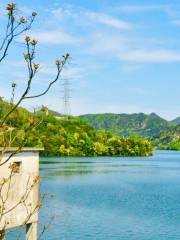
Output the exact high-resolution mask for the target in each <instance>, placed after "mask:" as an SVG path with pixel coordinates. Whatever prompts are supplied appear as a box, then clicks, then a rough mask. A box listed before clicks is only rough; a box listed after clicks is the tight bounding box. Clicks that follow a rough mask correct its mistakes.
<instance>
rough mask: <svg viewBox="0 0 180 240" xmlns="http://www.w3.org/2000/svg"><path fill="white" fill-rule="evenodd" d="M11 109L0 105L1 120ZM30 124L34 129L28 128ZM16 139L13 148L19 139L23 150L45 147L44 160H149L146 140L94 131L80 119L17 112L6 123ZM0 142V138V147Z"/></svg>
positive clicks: (8, 105)
mask: <svg viewBox="0 0 180 240" xmlns="http://www.w3.org/2000/svg"><path fill="white" fill-rule="evenodd" d="M10 107H12V106H11V105H10V104H7V103H5V102H3V101H0V116H3V115H4V114H5V112H6V111H7V110H8V109H9V108H10ZM32 122H33V123H34V122H35V123H37V127H36V128H34V127H31V124H32ZM7 124H8V126H11V128H12V129H13V130H12V131H10V132H11V134H12V135H13V136H15V137H16V141H14V142H13V146H19V144H20V142H21V141H22V139H23V140H24V142H25V146H28V147H44V149H45V151H44V152H43V155H44V156H82V157H83V156H150V155H152V147H151V144H150V142H149V141H148V140H146V139H144V138H142V137H138V136H134V137H128V138H125V137H119V136H117V135H114V134H112V133H110V132H108V131H104V130H95V129H94V128H93V127H92V126H90V125H89V124H88V123H86V122H85V121H84V120H83V119H80V118H77V117H69V118H68V119H67V118H64V117H62V116H58V117H56V116H54V115H53V114H52V113H49V114H48V115H47V114H46V113H45V112H42V111H40V112H38V113H36V115H35V116H33V115H32V114H31V113H30V112H28V111H27V110H26V109H23V108H18V109H17V111H16V112H15V113H13V115H12V116H11V118H10V119H9V120H8V123H7ZM2 142H3V139H2V138H1V136H0V144H1V145H2Z"/></svg>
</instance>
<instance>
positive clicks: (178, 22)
mask: <svg viewBox="0 0 180 240" xmlns="http://www.w3.org/2000/svg"><path fill="white" fill-rule="evenodd" d="M172 23H173V24H174V25H176V26H177V27H180V20H173V21H172Z"/></svg>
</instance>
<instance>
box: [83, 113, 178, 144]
mask: <svg viewBox="0 0 180 240" xmlns="http://www.w3.org/2000/svg"><path fill="white" fill-rule="evenodd" d="M80 118H81V119H84V120H85V121H87V122H88V123H90V124H91V125H92V126H93V127H95V128H96V129H98V130H99V129H106V130H109V131H111V132H113V133H115V134H118V135H119V136H131V135H140V136H143V137H146V138H148V139H150V140H152V141H154V140H155V139H159V138H160V137H161V132H162V131H167V132H168V131H170V130H171V129H172V128H173V127H174V126H175V125H176V124H175V123H174V122H168V121H166V120H165V119H163V118H161V117H159V116H158V115H156V114H155V113H151V114H149V115H147V114H144V113H135V114H111V113H105V114H87V115H83V116H80Z"/></svg>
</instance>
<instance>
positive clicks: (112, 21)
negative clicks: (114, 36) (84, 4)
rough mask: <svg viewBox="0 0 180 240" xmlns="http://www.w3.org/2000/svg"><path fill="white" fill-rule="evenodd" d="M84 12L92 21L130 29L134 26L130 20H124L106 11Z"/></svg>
mask: <svg viewBox="0 0 180 240" xmlns="http://www.w3.org/2000/svg"><path fill="white" fill-rule="evenodd" d="M84 14H85V16H87V17H88V18H89V19H91V21H94V22H98V23H102V24H104V25H107V26H110V27H113V28H117V29H122V30H130V29H131V28H132V24H130V23H129V22H126V21H122V20H120V19H118V18H116V17H113V16H110V15H107V14H104V13H98V12H92V11H86V12H85V13H84Z"/></svg>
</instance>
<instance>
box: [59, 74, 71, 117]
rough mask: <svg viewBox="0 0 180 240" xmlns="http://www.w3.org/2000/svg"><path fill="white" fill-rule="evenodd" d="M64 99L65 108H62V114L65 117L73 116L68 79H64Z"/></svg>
mask: <svg viewBox="0 0 180 240" xmlns="http://www.w3.org/2000/svg"><path fill="white" fill-rule="evenodd" d="M61 85H62V99H63V107H62V114H63V115H64V116H70V115H71V106H70V99H71V96H70V92H71V89H70V85H71V84H70V80H69V79H68V78H64V79H63V82H62V84H61Z"/></svg>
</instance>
